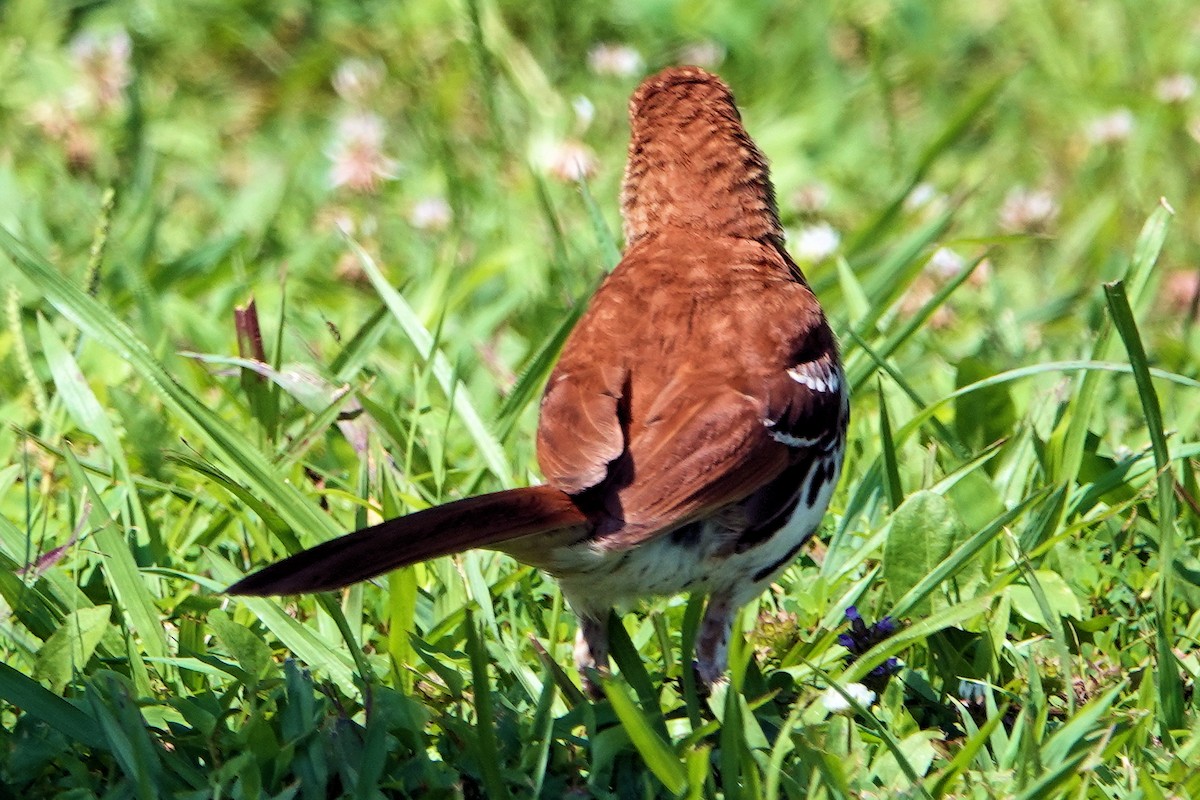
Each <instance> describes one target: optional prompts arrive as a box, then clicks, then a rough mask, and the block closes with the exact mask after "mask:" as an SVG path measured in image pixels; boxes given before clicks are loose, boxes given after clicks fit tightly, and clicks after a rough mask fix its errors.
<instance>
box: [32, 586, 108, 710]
mask: <svg viewBox="0 0 1200 800" xmlns="http://www.w3.org/2000/svg"><path fill="white" fill-rule="evenodd" d="M111 611H112V607H111V606H91V607H88V608H81V609H79V610H78V611H75V612H74V613H72V614H70V615H68V616H67V618H66V619H65V620H63V624H62V627H60V628H59V629H58V630H57V631H55V632H54V635H53V636H51V637H50V638H49V639H47V640H46V643H45V644H43V645H42V647H41V649H39V650H38V654H37V661H36V662H35V663H34V666H33V677H35V678H38V679H40V680H45V681H49V682H50V688H52V689H53V690H54V691H56V692H60V693H61V692H62V690H63V687H65V686H66V685H67V684H68V683H69V682H70V680H71V676H72V675H74V674H75V673H76V671H82V670H83V669H84V667H86V666H87V663H88V659H90V658H91V657H92V654H93V653H94V652H96V646H97V645H98V644H100V639H101V638H103V637H104V632H105V630H106V629H107V628H108V618H109V614H110V613H111Z"/></svg>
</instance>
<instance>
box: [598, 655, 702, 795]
mask: <svg viewBox="0 0 1200 800" xmlns="http://www.w3.org/2000/svg"><path fill="white" fill-rule="evenodd" d="M601 686H603V687H604V694H605V696H606V697H608V702H609V703H611V704H612V708H613V711H614V712H615V713H616V715H617V718H618V719H620V720H621V724H622V725H623V726H624V728H625V731H626V733H627V734H628V735H629V741H630V742H632V743H633V746H634V747H635V748H636V749H637V751H638V753H639V754H640V755H641V757H642V760H643V761H645V762H646V767H647V768H648V769H649V770H650V772H652V773H653V774H654V777H656V778H658V779H659V780H660V781H662V784H663V786H665V787H667V791H668V792H671V793H672V794H675V795H679V794H683V792H684V791H685V790H686V789H687V788H688V784H687V771H686V770H685V768H684V765H683V764H682V763H681V762H680V760H679V757H678V756H676V755H675V753H674V752H673V751H672V749H671V746H670V745H669V744H668V743H667V742H666V740H664V739H663V738H662V737H661V736H660V735H659V734H658V733H656V732H655V727H656V726H655V725H654V724H653V723H652V722H651V720H649V719H648V718H647V715H646V712H644V711H642V710H641V709H640V708H638V706H637V704H636V703H634V702H633V698H631V697H630V696H629V692H627V691H626V690H625V688H624V687H623V686H622V685H621V684H620V683H619V682H618V681H617V679H615V678H607V677H602V678H601Z"/></svg>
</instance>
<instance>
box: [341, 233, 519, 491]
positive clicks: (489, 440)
mask: <svg viewBox="0 0 1200 800" xmlns="http://www.w3.org/2000/svg"><path fill="white" fill-rule="evenodd" d="M346 242H347V244H348V245H349V246H350V249H351V251H353V253H354V255H355V256H356V257H357V258H358V261H359V264H361V265H362V268H363V271H364V272H365V273H366V274H367V278H368V279H370V281H371V285H372V286H374V287H375V291H376V292H378V293H379V296H380V298H381V299H382V300H383V302H384V305H386V306H387V307H388V311H390V312H391V314H392V316H393V317H394V318H395V320H396V322H398V323H399V324H400V328H401V330H403V331H404V335H405V336H407V337H408V340H409V341H410V342H412V344H413V346H414V347H415V348H416V349H417V354H418V355H420V357H421V358H422V359H423V360H424V361H425V362H427V363H428V364H429V365H430V367H431V369H432V371H433V376H434V378H435V379H436V380H437V382H438V384H439V385H440V386H441V387H442V391H443V392H444V393H445V395H446V397H447V398H453V400H452V407H453V409H454V413H455V414H457V415H458V418H459V420H461V421H462V424H463V427H465V428H466V429H467V432H468V433H469V434H471V438H472V439H473V440H474V442H475V446H476V447H478V448H479V453H480V455H481V456H482V457H483V461H484V463H485V464H487V465H488V468H489V469H490V470H491V471H492V474H493V475H495V476H496V479H497V480H498V481H499V482H500V484H501V485H502V486H504V487H505V488H508V487H511V486H513V485H514V484H513V474H512V470H511V469H510V468H509V465H508V461H507V460H506V459H505V457H504V451H503V450H502V449H501V447H500V442H499V441H498V440H497V439H496V437H495V436H494V435H493V434H492V432H491V431H489V430H488V427H487V425H486V424H485V423H484V421H483V419H482V418H481V417H480V416H479V412H478V411H476V410H475V406H474V405H472V403H471V399H470V393H469V392H468V391H467V388H466V387H465V386H462V385H461V382H455V381H454V378H453V375H454V370H453V368H452V367H451V365H450V360H449V359H448V358H446V355H445V354H444V353H442V352H441V351H440V350H437V349H435V348H434V340H433V335H432V334H430V332H429V330H428V329H426V327H425V325H424V324H422V322H421V320H420V319H418V318H417V314H416V312H415V311H413V308H412V306H410V305H409V304H408V301H407V300H405V299H404V297H403V296H402V295H401V294H400V293H399V292H398V291H396V290H395V289H394V288H393V287H392V285H391V284H390V283H388V281H387V278H385V277H384V276H383V273H382V272H381V271H380V269H379V267H378V265H376V263H375V259H373V258H371V255H370V253H368V252H367V251H366V250H364V249H363V248H362V247H361V246H360V245H359V244H358V242H356V241H354V240H353V239H350V238H349V237H347V238H346Z"/></svg>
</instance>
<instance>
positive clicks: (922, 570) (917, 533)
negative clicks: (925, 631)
mask: <svg viewBox="0 0 1200 800" xmlns="http://www.w3.org/2000/svg"><path fill="white" fill-rule="evenodd" d="M965 538H966V528H965V527H964V526H963V524H962V521H961V520H959V518H958V513H957V512H956V511H955V510H954V506H953V505H952V504H951V503H950V501H948V500H947V499H946V498H944V497H942V496H941V495H939V494H934V493H933V492H929V491H921V492H917V493H916V494H914V495H912V496H911V497H909V498H908V499H907V500H905V501H904V503H903V504H902V505H901V506H900V507H899V508H898V509H896V512H895V513H894V514H892V520H891V528H890V530H889V532H888V536H887V542H886V544H885V545H884V550H883V577H884V579H885V580H886V581H887V587H888V593H889V594H890V595H891V597H892V599H893V601H895V600H899V599H900V598H901V597H903V596H904V595H905V594H906V593H907V592H908V591H909V590H910V589H912V588H913V587H914V586H916V585H917V584H918V583H920V582H921V581H922V580H923V579H924V578H925V577H926V576H927V575H929V573H930V572H932V571H933V569H934V568H935V567H936V566H937V565H938V564H940V563H941V562H942V560H943V559H945V558H946V556H948V555H950V553H951V551H952V550H953V549H954V548H955V547H956V546H957V545H958V544H959V543H961V542H962V541H963V540H964V539H965ZM932 610H933V605H932V604H931V603H930V600H929V599H928V598H925V599H922V600H920V601H918V602H917V603H916V604H915V605H913V606H912V607H911V608H910V611H911V613H913V614H917V615H926V614H928V613H930V611H932Z"/></svg>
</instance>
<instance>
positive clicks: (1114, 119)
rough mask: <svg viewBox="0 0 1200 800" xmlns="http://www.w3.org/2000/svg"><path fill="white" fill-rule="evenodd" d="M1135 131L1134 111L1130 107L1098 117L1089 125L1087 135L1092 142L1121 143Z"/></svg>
mask: <svg viewBox="0 0 1200 800" xmlns="http://www.w3.org/2000/svg"><path fill="white" fill-rule="evenodd" d="M1132 133H1133V112H1132V111H1130V110H1129V109H1128V108H1118V109H1116V110H1115V111H1113V112H1111V113H1109V114H1105V115H1104V116H1102V117H1096V118H1095V119H1094V120H1092V121H1091V122H1089V123H1088V125H1087V137H1088V140H1089V141H1090V142H1092V144H1121V143H1122V142H1125V141H1128V139H1129V136H1130V135H1131V134H1132Z"/></svg>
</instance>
